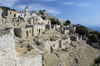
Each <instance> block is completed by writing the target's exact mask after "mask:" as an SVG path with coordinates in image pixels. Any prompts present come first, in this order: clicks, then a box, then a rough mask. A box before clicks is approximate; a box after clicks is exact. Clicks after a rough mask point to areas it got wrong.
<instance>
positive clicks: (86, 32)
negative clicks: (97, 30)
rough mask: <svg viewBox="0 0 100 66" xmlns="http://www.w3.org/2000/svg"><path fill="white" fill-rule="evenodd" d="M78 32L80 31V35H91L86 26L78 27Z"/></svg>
mask: <svg viewBox="0 0 100 66" xmlns="http://www.w3.org/2000/svg"><path fill="white" fill-rule="evenodd" d="M76 33H79V34H80V35H86V36H88V35H89V32H88V30H87V28H86V27H85V26H80V27H76Z"/></svg>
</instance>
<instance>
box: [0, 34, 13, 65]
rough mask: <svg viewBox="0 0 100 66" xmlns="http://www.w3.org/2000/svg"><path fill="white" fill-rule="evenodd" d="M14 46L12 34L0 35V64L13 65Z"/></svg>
mask: <svg viewBox="0 0 100 66" xmlns="http://www.w3.org/2000/svg"><path fill="white" fill-rule="evenodd" d="M14 46H15V43H14V36H13V35H10V34H8V35H3V36H0V66H15V47H14Z"/></svg>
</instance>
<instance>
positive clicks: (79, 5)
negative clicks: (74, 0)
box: [77, 4, 90, 7]
mask: <svg viewBox="0 0 100 66" xmlns="http://www.w3.org/2000/svg"><path fill="white" fill-rule="evenodd" d="M77 6H80V7H82V6H90V4H77Z"/></svg>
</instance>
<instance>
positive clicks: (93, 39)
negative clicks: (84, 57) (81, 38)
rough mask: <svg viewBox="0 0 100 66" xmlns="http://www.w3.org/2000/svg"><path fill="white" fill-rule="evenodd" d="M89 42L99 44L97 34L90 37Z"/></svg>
mask: <svg viewBox="0 0 100 66" xmlns="http://www.w3.org/2000/svg"><path fill="white" fill-rule="evenodd" d="M89 40H90V41H92V42H97V41H98V36H97V35H96V34H93V35H90V36H89Z"/></svg>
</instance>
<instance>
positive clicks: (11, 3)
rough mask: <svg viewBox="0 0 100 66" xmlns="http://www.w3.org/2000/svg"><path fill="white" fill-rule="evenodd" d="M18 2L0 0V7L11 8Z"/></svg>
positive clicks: (14, 0) (16, 0)
mask: <svg viewBox="0 0 100 66" xmlns="http://www.w3.org/2000/svg"><path fill="white" fill-rule="evenodd" d="M16 2H18V0H0V5H1V6H7V7H12V6H13V5H15V3H16Z"/></svg>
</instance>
